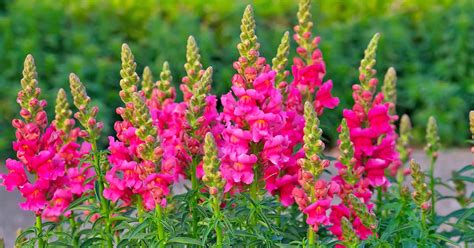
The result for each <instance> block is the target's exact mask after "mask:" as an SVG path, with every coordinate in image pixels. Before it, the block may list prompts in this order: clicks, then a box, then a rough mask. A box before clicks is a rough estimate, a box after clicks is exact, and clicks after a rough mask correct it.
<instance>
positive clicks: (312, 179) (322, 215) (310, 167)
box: [291, 102, 340, 245]
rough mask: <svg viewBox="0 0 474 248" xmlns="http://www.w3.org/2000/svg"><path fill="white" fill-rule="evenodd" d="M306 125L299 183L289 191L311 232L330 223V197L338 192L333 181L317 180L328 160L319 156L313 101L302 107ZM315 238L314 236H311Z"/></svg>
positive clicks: (318, 132)
mask: <svg viewBox="0 0 474 248" xmlns="http://www.w3.org/2000/svg"><path fill="white" fill-rule="evenodd" d="M304 118H305V127H304V129H303V131H304V137H303V139H304V146H303V150H304V155H305V157H304V158H302V159H300V160H299V161H298V164H299V165H300V168H299V171H298V184H299V185H298V186H297V187H295V188H294V189H293V190H292V192H291V193H292V195H293V197H294V198H295V201H296V203H297V205H298V207H299V209H300V210H301V211H302V212H303V213H304V214H305V215H306V223H307V224H308V225H309V226H310V227H311V229H312V232H317V231H318V230H319V227H320V226H326V225H328V224H329V223H330V222H329V215H328V212H327V211H328V210H329V209H330V207H331V202H332V199H333V197H334V196H335V195H337V194H338V193H339V191H340V188H339V185H338V184H336V183H335V182H333V181H331V182H327V181H326V180H324V179H320V176H321V174H322V173H323V171H324V170H325V169H326V168H327V167H328V166H329V160H324V159H321V157H320V156H321V155H322V153H323V151H324V147H325V146H324V143H323V142H322V140H321V138H322V130H321V129H320V127H319V119H318V118H317V113H316V111H315V110H314V107H313V104H311V103H310V102H306V103H305V107H304ZM312 237H314V235H312ZM309 243H310V245H313V244H314V238H309Z"/></svg>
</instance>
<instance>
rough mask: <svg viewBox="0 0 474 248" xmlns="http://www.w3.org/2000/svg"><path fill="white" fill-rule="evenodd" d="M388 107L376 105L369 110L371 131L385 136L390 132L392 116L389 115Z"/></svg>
mask: <svg viewBox="0 0 474 248" xmlns="http://www.w3.org/2000/svg"><path fill="white" fill-rule="evenodd" d="M388 111H389V108H388V105H382V104H379V105H376V106H374V107H373V108H372V109H370V110H369V113H368V120H369V123H370V127H371V129H372V130H373V131H374V132H375V133H377V134H383V133H386V132H389V131H390V130H391V129H392V127H391V126H390V120H391V119H390V116H389V114H388Z"/></svg>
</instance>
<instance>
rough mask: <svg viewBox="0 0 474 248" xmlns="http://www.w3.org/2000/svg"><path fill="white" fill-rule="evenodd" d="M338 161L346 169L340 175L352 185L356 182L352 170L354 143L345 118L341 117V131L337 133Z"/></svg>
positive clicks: (353, 164)
mask: <svg viewBox="0 0 474 248" xmlns="http://www.w3.org/2000/svg"><path fill="white" fill-rule="evenodd" d="M339 141H340V143H339V158H338V160H339V162H341V164H343V165H344V166H345V167H346V170H345V172H344V174H343V175H342V177H343V178H344V180H345V181H346V182H348V183H349V184H351V185H354V184H355V183H356V182H357V180H358V179H357V177H356V175H355V174H354V173H353V172H354V166H355V161H354V144H353V143H352V141H351V138H350V132H349V127H348V126H347V121H346V119H345V118H344V119H342V122H341V132H340V134H339Z"/></svg>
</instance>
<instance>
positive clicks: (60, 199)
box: [42, 189, 73, 221]
mask: <svg viewBox="0 0 474 248" xmlns="http://www.w3.org/2000/svg"><path fill="white" fill-rule="evenodd" d="M72 200H73V197H72V192H71V191H69V190H66V189H58V190H56V191H55V192H54V196H53V199H51V201H50V202H49V203H48V205H47V206H46V208H45V209H44V211H43V215H42V216H43V218H46V219H49V220H53V221H55V220H57V219H58V217H60V216H62V215H65V216H68V215H69V214H70V211H67V212H66V213H64V211H65V210H66V209H67V207H68V206H69V204H70V203H71V202H72Z"/></svg>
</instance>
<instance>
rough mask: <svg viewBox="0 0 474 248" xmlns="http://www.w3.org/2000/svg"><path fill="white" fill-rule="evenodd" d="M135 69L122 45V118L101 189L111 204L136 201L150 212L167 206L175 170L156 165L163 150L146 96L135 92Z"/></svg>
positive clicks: (119, 111) (113, 139)
mask: <svg viewBox="0 0 474 248" xmlns="http://www.w3.org/2000/svg"><path fill="white" fill-rule="evenodd" d="M135 68H136V63H135V62H134V58H133V54H132V53H131V50H130V48H129V47H128V46H127V45H126V44H124V45H123V46H122V70H121V73H120V74H121V76H122V80H121V81H120V86H121V88H122V90H121V91H120V97H121V99H122V101H123V102H124V104H125V107H124V108H123V107H120V108H117V113H118V114H120V115H121V116H122V119H123V121H117V122H116V123H115V125H114V128H115V131H116V132H117V135H116V137H117V140H115V138H114V137H109V150H110V155H109V157H108V159H109V162H110V164H111V168H110V170H108V171H107V172H106V176H105V179H106V181H107V182H108V184H109V185H108V187H107V188H105V189H104V197H105V198H106V199H109V200H111V201H113V202H117V201H118V200H121V201H122V203H123V204H124V205H129V204H131V203H132V202H133V201H135V200H136V201H138V202H137V204H139V205H140V206H144V207H145V209H147V210H151V209H154V208H155V207H156V206H164V205H166V196H167V195H168V194H169V186H170V184H171V182H172V178H173V177H174V172H175V171H174V167H173V168H168V167H164V166H160V167H158V166H157V165H158V164H159V162H161V157H162V155H163V149H162V148H161V147H160V146H159V144H160V139H159V138H157V133H158V132H157V127H156V126H155V125H154V124H153V120H152V117H151V114H150V107H149V105H147V100H149V99H147V98H146V94H141V93H138V92H137V83H138V80H139V79H138V75H137V74H136V72H135ZM155 92H156V91H155ZM161 100H162V99H157V101H156V102H155V103H157V106H162V105H161V104H162V103H163V102H164V101H166V100H164V101H161ZM148 103H150V102H148ZM157 168H158V169H157Z"/></svg>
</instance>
